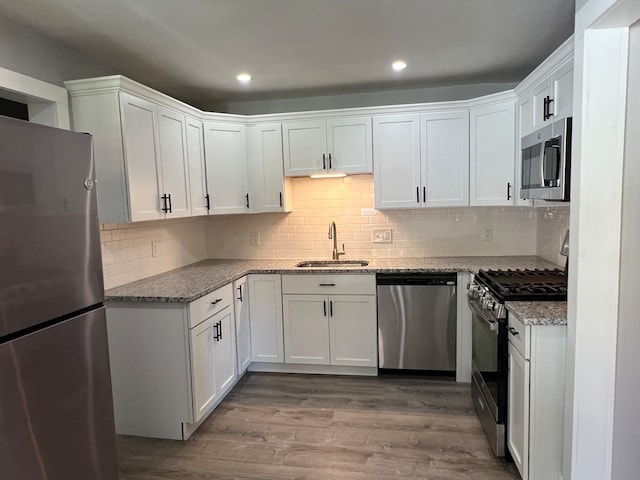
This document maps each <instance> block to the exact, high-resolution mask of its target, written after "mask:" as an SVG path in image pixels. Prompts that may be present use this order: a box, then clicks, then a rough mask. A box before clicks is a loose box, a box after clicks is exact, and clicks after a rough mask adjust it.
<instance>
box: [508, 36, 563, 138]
mask: <svg viewBox="0 0 640 480" xmlns="http://www.w3.org/2000/svg"><path fill="white" fill-rule="evenodd" d="M516 92H517V94H518V102H519V105H520V137H524V136H526V135H528V134H530V133H532V132H534V131H535V130H538V129H540V128H542V127H543V126H545V125H547V124H549V123H551V122H555V121H556V120H560V119H562V118H566V117H570V116H571V115H572V114H573V113H572V112H573V39H570V40H567V42H565V43H564V44H563V45H561V46H560V47H559V48H558V49H557V50H556V51H555V52H553V53H552V54H551V55H550V56H549V57H548V58H547V59H546V60H545V61H544V62H542V64H540V66H539V67H538V68H537V69H536V70H534V71H533V72H532V73H531V75H529V76H528V77H527V78H525V79H524V80H523V81H522V82H521V83H520V85H518V86H517V87H516Z"/></svg>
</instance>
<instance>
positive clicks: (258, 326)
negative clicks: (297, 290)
mask: <svg viewBox="0 0 640 480" xmlns="http://www.w3.org/2000/svg"><path fill="white" fill-rule="evenodd" d="M248 282H249V292H251V294H250V295H249V312H250V314H251V315H250V328H251V361H253V362H274V363H283V362H284V344H283V332H282V282H281V280H280V275H249V280H248Z"/></svg>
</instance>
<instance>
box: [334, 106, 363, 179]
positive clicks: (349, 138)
mask: <svg viewBox="0 0 640 480" xmlns="http://www.w3.org/2000/svg"><path fill="white" fill-rule="evenodd" d="M327 149H328V153H327V154H328V158H327V170H329V171H337V172H343V173H371V172H372V171H373V144H372V141H371V117H353V118H340V119H331V120H327Z"/></svg>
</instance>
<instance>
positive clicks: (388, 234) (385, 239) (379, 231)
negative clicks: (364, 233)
mask: <svg viewBox="0 0 640 480" xmlns="http://www.w3.org/2000/svg"><path fill="white" fill-rule="evenodd" d="M372 236H373V243H391V242H392V241H393V238H392V236H393V235H392V230H391V229H390V228H376V229H375V230H373V232H372Z"/></svg>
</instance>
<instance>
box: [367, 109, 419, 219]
mask: <svg viewBox="0 0 640 480" xmlns="http://www.w3.org/2000/svg"><path fill="white" fill-rule="evenodd" d="M373 155H374V157H375V162H374V165H373V172H374V173H373V180H374V184H375V205H376V208H379V209H385V208H416V207H418V206H420V204H421V197H420V182H421V179H420V116H419V115H389V116H379V117H374V119H373Z"/></svg>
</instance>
